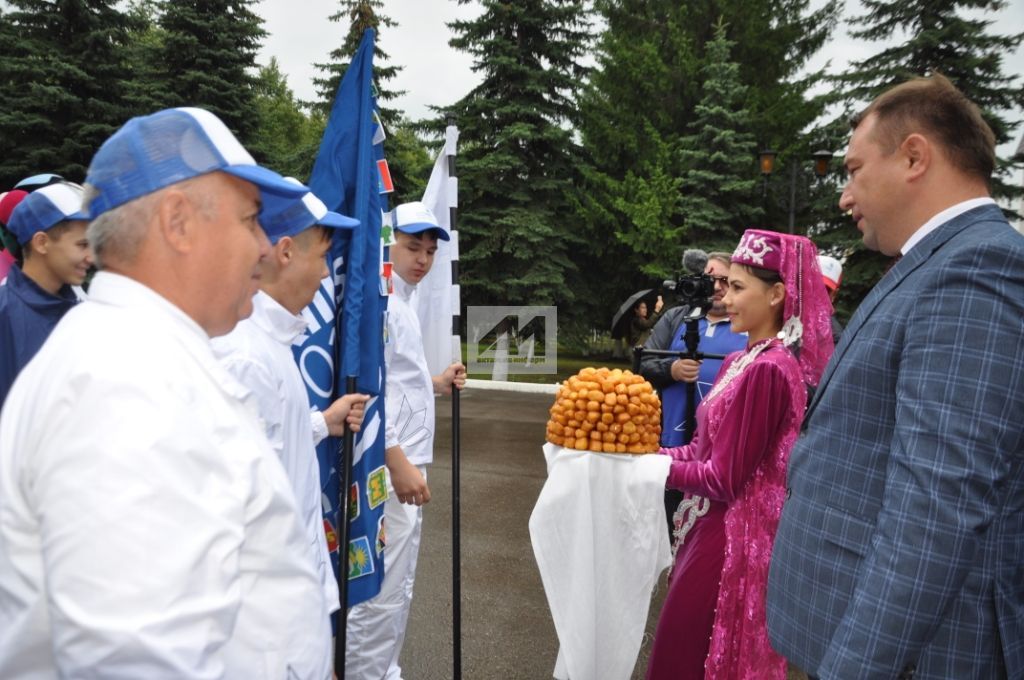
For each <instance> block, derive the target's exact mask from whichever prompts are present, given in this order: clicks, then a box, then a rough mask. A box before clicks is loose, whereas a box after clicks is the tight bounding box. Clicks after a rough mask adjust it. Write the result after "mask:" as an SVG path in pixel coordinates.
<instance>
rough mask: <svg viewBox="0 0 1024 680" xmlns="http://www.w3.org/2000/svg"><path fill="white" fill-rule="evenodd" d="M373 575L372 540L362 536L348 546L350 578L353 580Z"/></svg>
mask: <svg viewBox="0 0 1024 680" xmlns="http://www.w3.org/2000/svg"><path fill="white" fill-rule="evenodd" d="M372 573H373V560H372V559H370V539H368V538H367V537H366V536H360V537H359V538H357V539H355V540H354V541H350V542H349V544H348V578H349V580H352V579H354V578H359V577H360V576H366V575H368V574H372Z"/></svg>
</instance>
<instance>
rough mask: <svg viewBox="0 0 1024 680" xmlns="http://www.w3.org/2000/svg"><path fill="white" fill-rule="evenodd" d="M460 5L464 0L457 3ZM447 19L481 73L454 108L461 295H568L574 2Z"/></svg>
mask: <svg viewBox="0 0 1024 680" xmlns="http://www.w3.org/2000/svg"><path fill="white" fill-rule="evenodd" d="M459 1H460V3H465V2H467V1H468V0H459ZM481 5H482V8H483V11H482V13H481V14H480V15H479V16H478V17H477V18H476V19H472V20H468V21H455V22H452V23H451V24H449V26H450V27H451V28H452V30H453V31H454V33H455V34H456V37H455V38H453V39H452V40H451V41H450V44H451V45H452V47H455V48H456V49H459V50H464V51H466V52H469V53H470V54H472V55H473V57H474V69H475V70H476V71H477V72H478V73H480V74H481V75H482V76H483V80H482V82H481V83H480V84H479V85H478V86H477V87H475V88H474V89H473V90H472V91H471V92H470V93H469V94H468V95H466V97H464V98H463V99H462V100H460V101H459V102H457V103H456V104H455V105H454V106H453V107H452V113H453V115H454V116H455V118H456V122H457V124H458V126H459V135H460V155H459V183H460V197H459V203H460V216H461V217H460V224H459V227H460V235H461V253H460V266H461V269H462V272H461V282H462V290H463V291H464V300H465V301H466V302H467V303H468V304H499V303H500V304H538V305H543V304H553V303H556V302H569V301H571V300H572V299H573V291H572V290H571V288H570V287H569V286H568V283H569V281H568V278H567V273H568V272H569V271H570V270H572V268H573V263H572V257H573V255H572V249H571V246H572V245H573V242H574V240H575V236H574V232H575V230H576V228H577V225H576V224H575V220H574V218H573V215H572V213H571V211H570V205H569V199H568V198H567V196H569V195H570V194H571V193H573V192H574V184H573V175H574V170H573V166H574V162H575V147H574V144H573V139H572V132H571V130H570V129H569V127H568V126H569V125H571V124H572V123H573V122H574V116H575V93H576V91H577V89H578V87H579V83H580V82H581V80H582V78H583V77H584V74H585V70H584V69H583V67H581V66H580V64H579V61H578V60H579V58H580V56H581V55H582V54H583V52H584V50H585V48H586V45H587V35H588V34H587V26H586V23H585V14H584V8H583V2H582V0H522V1H521V2H516V3H509V2H502V1H500V0H483V2H481Z"/></svg>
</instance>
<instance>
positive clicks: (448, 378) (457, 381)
mask: <svg viewBox="0 0 1024 680" xmlns="http://www.w3.org/2000/svg"><path fill="white" fill-rule="evenodd" d="M432 380H433V381H434V391H435V392H437V393H438V394H451V393H452V385H455V388H456V389H458V390H461V389H463V388H464V387H465V386H466V367H465V366H463V365H462V363H461V362H459V361H456V362H455V363H454V364H452V365H451V366H449V367H448V368H446V369H444V373H442V374H441V375H435V376H434V377H433V378H432Z"/></svg>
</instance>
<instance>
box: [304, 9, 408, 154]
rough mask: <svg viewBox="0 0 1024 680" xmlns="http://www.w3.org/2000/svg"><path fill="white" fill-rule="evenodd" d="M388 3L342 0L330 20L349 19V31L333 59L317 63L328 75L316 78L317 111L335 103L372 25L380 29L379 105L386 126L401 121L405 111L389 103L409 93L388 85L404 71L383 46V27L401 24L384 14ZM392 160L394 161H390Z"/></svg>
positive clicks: (375, 73)
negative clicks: (339, 7) (365, 32)
mask: <svg viewBox="0 0 1024 680" xmlns="http://www.w3.org/2000/svg"><path fill="white" fill-rule="evenodd" d="M383 6H384V3H383V2H382V0H341V9H340V10H339V11H338V12H336V13H334V14H332V15H331V16H330V17H328V18H329V20H330V21H334V22H337V23H341V22H344V21H346V20H347V21H348V22H349V28H348V33H346V34H345V40H344V41H343V42H342V44H341V46H340V47H338V48H336V49H334V50H332V51H331V54H330V58H331V61H329V62H326V63H319V64H314V65H315V66H316V67H317V69H319V70H320V71H321V72H322V73H324V76H323V77H322V78H314V79H313V84H314V85H316V88H317V94H318V95H319V99H318V100H317V101H315V102H310V103H309V105H310V106H311V107H312V108H313V110H315V111H317V112H318V113H321V114H323V115H324V116H327V115H329V114H330V112H331V107H332V106H334V98H335V94H337V92H338V85H339V84H340V83H341V78H342V76H344V75H345V71H347V70H348V65H349V63H350V62H351V59H352V55H354V54H355V53H356V50H357V49H358V48H359V42H360V41H361V40H362V39H363V32H364V31H365V30H366V29H368V28H372V29H374V30H376V31H377V41H376V42H377V44H376V45H375V46H374V50H373V84H374V87H376V88H377V108H378V111H379V112H380V117H381V120H382V121H383V123H384V126H385V128H388V129H390V128H392V127H395V126H397V125H399V124H400V122H401V118H402V112H401V111H399V110H397V109H393V108H390V107H388V106H387V102H390V101H392V100H394V99H396V98H398V97H401V96H402V95H403V94H405V91H404V90H391V89H389V88H388V87H387V86H386V85H387V83H388V82H389V81H391V80H393V79H394V78H395V76H397V75H398V73H399V71H401V70H402V67H400V66H393V65H390V66H389V65H387V61H388V59H389V56H388V54H387V52H385V51H384V50H382V49H381V48H380V33H381V27H385V28H391V27H394V26H397V25H398V24H397V23H395V21H394V20H392V19H391V18H389V17H387V16H385V15H383V14H381V13H380V9H381V8H382V7H383ZM389 162H390V161H389Z"/></svg>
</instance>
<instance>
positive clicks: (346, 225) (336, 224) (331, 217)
mask: <svg viewBox="0 0 1024 680" xmlns="http://www.w3.org/2000/svg"><path fill="white" fill-rule="evenodd" d="M316 223H317V224H319V225H321V226H323V227H331V228H333V229H352V228H354V227H358V226H359V220H357V219H354V218H352V217H347V216H345V215H342V214H341V213H336V212H334V211H333V210H328V211H327V214H326V215H324V216H323V217H321V218H320V219H319V220H317V221H316Z"/></svg>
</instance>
